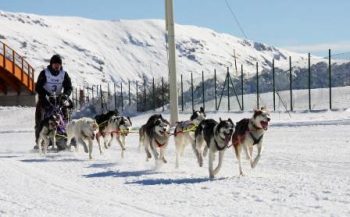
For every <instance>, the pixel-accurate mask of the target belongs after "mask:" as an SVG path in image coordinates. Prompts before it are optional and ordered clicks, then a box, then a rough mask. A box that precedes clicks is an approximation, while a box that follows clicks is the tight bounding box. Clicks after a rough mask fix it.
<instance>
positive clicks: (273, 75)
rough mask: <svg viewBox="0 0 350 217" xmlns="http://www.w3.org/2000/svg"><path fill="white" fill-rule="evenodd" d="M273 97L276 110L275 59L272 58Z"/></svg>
mask: <svg viewBox="0 0 350 217" xmlns="http://www.w3.org/2000/svg"><path fill="white" fill-rule="evenodd" d="M272 98H273V111H276V80H275V59H272Z"/></svg>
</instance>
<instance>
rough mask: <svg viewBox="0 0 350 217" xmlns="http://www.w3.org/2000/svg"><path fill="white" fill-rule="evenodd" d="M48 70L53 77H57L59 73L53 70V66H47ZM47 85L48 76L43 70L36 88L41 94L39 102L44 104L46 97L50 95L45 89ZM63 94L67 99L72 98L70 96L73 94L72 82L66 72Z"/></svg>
mask: <svg viewBox="0 0 350 217" xmlns="http://www.w3.org/2000/svg"><path fill="white" fill-rule="evenodd" d="M47 68H48V69H49V71H50V72H51V74H52V75H55V76H57V75H58V74H57V72H54V71H53V70H52V69H51V66H47ZM45 83H46V76H45V69H44V70H42V71H41V72H40V74H39V76H38V80H37V82H36V86H35V90H36V92H37V93H38V94H39V100H40V101H42V102H44V101H45V96H46V95H50V93H49V92H47V91H46V90H45V88H44V85H45ZM62 86H63V94H65V95H66V96H67V97H69V96H70V94H71V93H72V90H73V87H72V81H71V79H70V77H69V75H68V73H67V72H66V73H65V75H64V80H63V84H62Z"/></svg>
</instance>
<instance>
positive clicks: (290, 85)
mask: <svg viewBox="0 0 350 217" xmlns="http://www.w3.org/2000/svg"><path fill="white" fill-rule="evenodd" d="M289 92H290V111H293V76H292V57H291V56H289Z"/></svg>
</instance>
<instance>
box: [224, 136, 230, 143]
mask: <svg viewBox="0 0 350 217" xmlns="http://www.w3.org/2000/svg"><path fill="white" fill-rule="evenodd" d="M230 139H231V135H230V134H229V135H226V136H225V144H227V143H229V142H230Z"/></svg>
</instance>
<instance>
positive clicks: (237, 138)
mask: <svg viewBox="0 0 350 217" xmlns="http://www.w3.org/2000/svg"><path fill="white" fill-rule="evenodd" d="M270 120H271V119H270V114H269V112H268V111H266V110H265V109H264V108H261V109H258V110H255V111H254V114H253V117H252V118H250V119H248V118H245V119H242V120H240V121H239V122H237V125H236V129H235V133H234V134H233V136H232V144H233V147H234V149H235V153H236V157H237V160H238V166H239V174H240V175H244V174H243V171H242V165H241V151H242V148H243V149H244V151H245V153H246V155H247V158H248V159H249V161H250V165H251V167H252V168H254V167H255V166H256V165H257V163H258V161H259V159H260V156H261V152H262V149H263V145H262V142H263V137H264V134H265V132H266V130H267V128H268V125H269V121H270ZM255 145H256V147H257V148H258V153H257V155H256V157H255V159H254V160H253V156H252V154H253V147H254V146H255Z"/></svg>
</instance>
